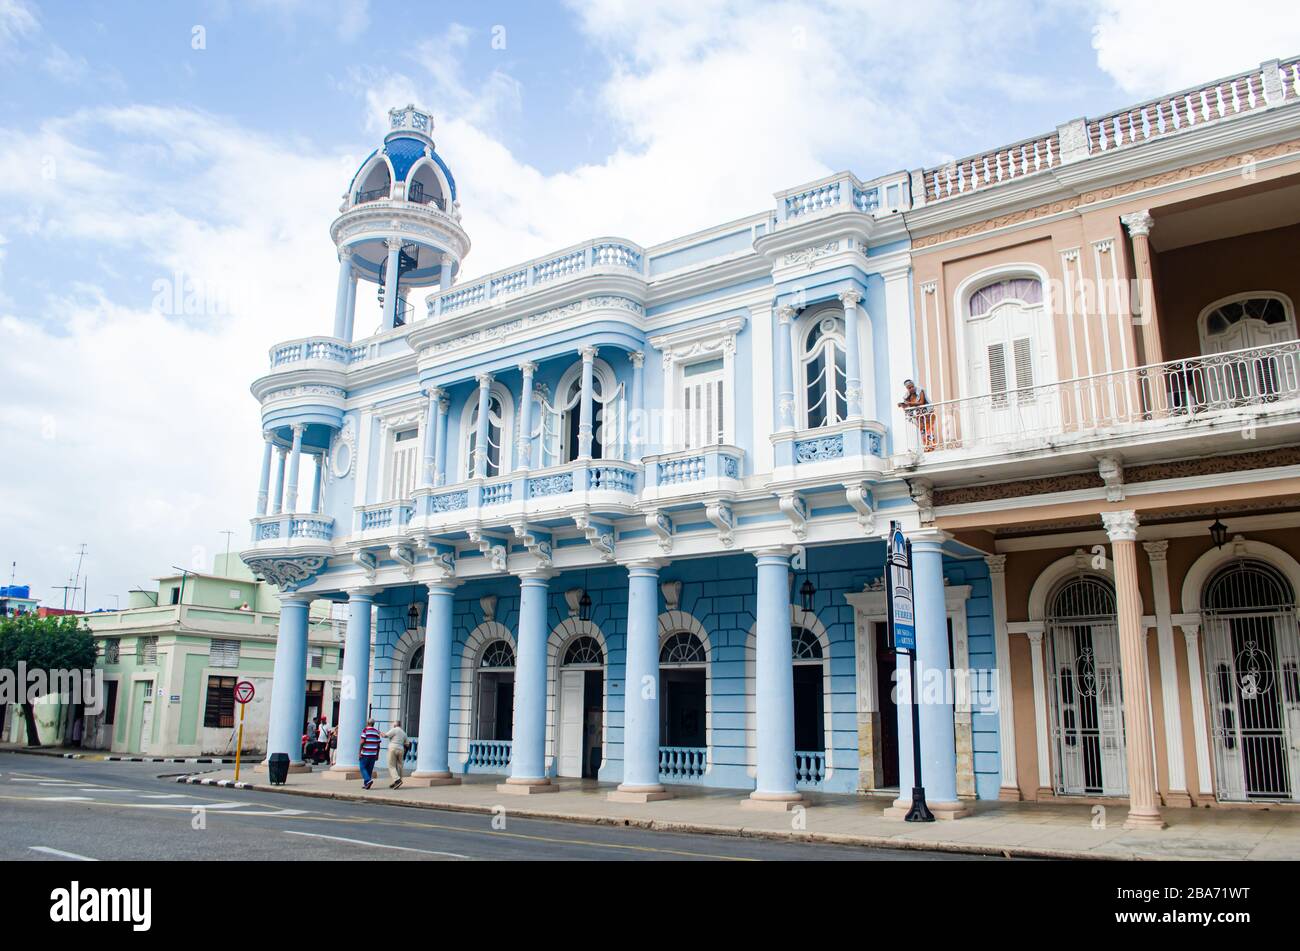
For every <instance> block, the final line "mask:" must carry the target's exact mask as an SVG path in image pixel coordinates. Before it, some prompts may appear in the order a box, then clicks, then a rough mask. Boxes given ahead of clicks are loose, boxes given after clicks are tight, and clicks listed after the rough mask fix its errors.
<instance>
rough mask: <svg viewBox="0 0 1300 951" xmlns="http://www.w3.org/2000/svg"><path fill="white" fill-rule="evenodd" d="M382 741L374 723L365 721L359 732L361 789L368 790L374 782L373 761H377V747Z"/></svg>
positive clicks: (381, 736)
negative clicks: (362, 728)
mask: <svg viewBox="0 0 1300 951" xmlns="http://www.w3.org/2000/svg"><path fill="white" fill-rule="evenodd" d="M383 740H384V738H383V735H382V734H381V733H380V732H379V731H378V730H376V729H375V721H374V720H367V721H366V728H365V729H364V730H362V731H361V753H360V756H359V757H358V761H359V762H360V765H361V788H362V789H369V788H370V786H371V784H372V783H373V782H374V781H375V760H377V759H379V745H380V744H381V743H382V742H383Z"/></svg>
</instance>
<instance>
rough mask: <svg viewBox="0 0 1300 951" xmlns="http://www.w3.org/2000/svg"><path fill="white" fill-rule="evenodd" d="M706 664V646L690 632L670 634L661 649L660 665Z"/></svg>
mask: <svg viewBox="0 0 1300 951" xmlns="http://www.w3.org/2000/svg"><path fill="white" fill-rule="evenodd" d="M702 663H704V645H703V644H701V643H700V639H699V638H698V637H696V636H695V635H694V634H692V633H690V632H689V631H678V632H677V633H676V634H670V635H669V636H668V638H667V639H666V640H665V641H664V643H663V646H662V647H660V648H659V664H660V665H661V666H665V665H670V664H702Z"/></svg>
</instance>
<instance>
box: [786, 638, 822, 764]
mask: <svg viewBox="0 0 1300 951" xmlns="http://www.w3.org/2000/svg"><path fill="white" fill-rule="evenodd" d="M790 648H791V653H792V655H793V660H794V749H795V754H794V760H795V780H796V782H800V783H819V782H821V781H822V780H823V779H824V778H825V776H826V695H825V684H824V678H825V674H826V671H825V669H824V660H825V658H824V654H823V651H822V645H821V641H819V640H818V639H817V635H816V634H814V633H813V632H812V631H810V630H808V628H806V627H803V626H802V625H793V626H791V628H790Z"/></svg>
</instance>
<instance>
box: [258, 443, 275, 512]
mask: <svg viewBox="0 0 1300 951" xmlns="http://www.w3.org/2000/svg"><path fill="white" fill-rule="evenodd" d="M262 439H263V444H262V478H261V479H260V480H259V481H258V483H257V514H258V515H265V514H266V503H267V499H268V497H269V493H270V491H271V454H272V453H273V452H274V451H275V447H274V446H273V445H272V444H271V436H270V434H268V433H263V434H262Z"/></svg>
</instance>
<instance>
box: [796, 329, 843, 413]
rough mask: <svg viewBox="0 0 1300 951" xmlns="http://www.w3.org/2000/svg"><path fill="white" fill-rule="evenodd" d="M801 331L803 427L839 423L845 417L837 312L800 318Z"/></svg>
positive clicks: (841, 330) (841, 353) (841, 351)
mask: <svg viewBox="0 0 1300 951" xmlns="http://www.w3.org/2000/svg"><path fill="white" fill-rule="evenodd" d="M802 330H803V332H802V334H801V335H800V343H801V347H800V351H799V353H800V360H801V363H802V366H803V416H804V426H805V427H807V428H809V429H815V428H816V427H818V426H830V425H832V424H834V423H839V422H842V421H844V420H845V419H846V418H848V415H849V403H848V396H847V390H848V378H847V375H846V373H847V371H846V369H845V362H846V356H845V354H846V352H847V351H846V350H845V346H844V318H843V316H842V315H841V314H840V313H839V312H838V311H820V312H818V313H816V314H813V315H811V316H810V317H807V318H804V319H803V322H802Z"/></svg>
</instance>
